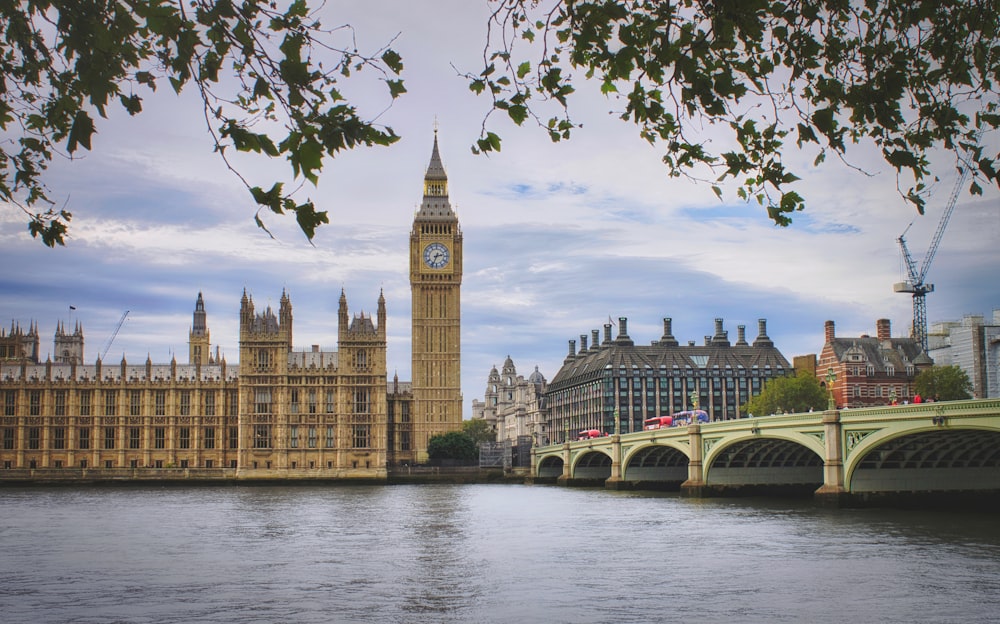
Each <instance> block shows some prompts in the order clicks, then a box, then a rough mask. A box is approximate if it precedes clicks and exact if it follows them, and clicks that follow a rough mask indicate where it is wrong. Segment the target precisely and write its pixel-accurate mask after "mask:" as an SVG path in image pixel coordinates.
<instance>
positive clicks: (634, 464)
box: [622, 444, 690, 489]
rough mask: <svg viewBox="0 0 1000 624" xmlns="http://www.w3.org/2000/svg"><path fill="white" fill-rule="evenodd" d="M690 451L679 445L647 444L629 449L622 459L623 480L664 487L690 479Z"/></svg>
mask: <svg viewBox="0 0 1000 624" xmlns="http://www.w3.org/2000/svg"><path fill="white" fill-rule="evenodd" d="M689 463H690V458H689V457H688V449H687V448H685V447H682V446H681V445H677V444H645V445H641V446H637V447H634V448H632V449H629V452H628V453H627V454H626V456H625V457H624V458H623V459H622V480H623V481H630V482H634V483H639V482H641V483H644V484H657V483H658V484H662V486H664V487H670V488H671V489H672V486H674V485H676V486H677V488H679V487H680V484H681V483H683V482H684V481H686V480H687V478H688V464H689Z"/></svg>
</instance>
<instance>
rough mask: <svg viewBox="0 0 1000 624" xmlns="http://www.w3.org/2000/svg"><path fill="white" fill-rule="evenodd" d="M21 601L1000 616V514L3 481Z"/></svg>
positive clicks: (378, 616)
mask: <svg viewBox="0 0 1000 624" xmlns="http://www.w3.org/2000/svg"><path fill="white" fill-rule="evenodd" d="M0 619H2V621H4V622H77V623H91V622H143V623H145V622H150V623H153V622H155V623H164V622H185V623H187V622H380V623H381V622H442V623H448V622H470V623H471V622H476V623H492V622H498V623H499V622H504V623H507V622H546V623H548V622H566V623H570V622H573V623H583V622H608V623H618V622H795V623H799V622H854V623H861V622H956V623H958V622H961V623H968V622H996V621H998V620H1000V517H998V516H997V515H995V514H994V515H991V514H973V513H948V512H916V511H890V510H826V509H819V508H816V507H814V506H813V505H812V504H811V503H809V502H789V501H760V500H745V499H736V500H733V499H725V500H717V499H710V500H690V499H682V498H678V497H677V496H675V495H671V494H652V493H629V492H609V491H604V490H581V489H566V488H559V487H550V486H518V485H458V486H453V485H441V486H381V487H379V486H376V487H367V486H366V487H328V486H326V487H315V486H294V487H233V486H228V487H157V488H146V487H142V488H140V487H122V488H114V487H103V488H102V487H91V488H82V489H71V488H24V489H12V488H7V489H0Z"/></svg>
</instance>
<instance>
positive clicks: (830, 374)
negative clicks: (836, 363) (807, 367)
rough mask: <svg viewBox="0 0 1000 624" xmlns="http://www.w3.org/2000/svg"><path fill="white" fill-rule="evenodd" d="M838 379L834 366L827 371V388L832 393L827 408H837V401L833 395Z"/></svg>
mask: <svg viewBox="0 0 1000 624" xmlns="http://www.w3.org/2000/svg"><path fill="white" fill-rule="evenodd" d="M835 381H837V373H835V372H834V370H833V367H832V366H831V367H830V369H829V370H828V371H827V372H826V389H827V391H828V392H829V393H830V400H829V401H828V402H827V409H832V410H833V409H837V401H836V399H834V397H833V383H834V382H835Z"/></svg>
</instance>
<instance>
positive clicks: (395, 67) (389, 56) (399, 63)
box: [382, 49, 403, 75]
mask: <svg viewBox="0 0 1000 624" xmlns="http://www.w3.org/2000/svg"><path fill="white" fill-rule="evenodd" d="M382 62H383V63H385V64H386V67H388V68H389V69H390V70H392V72H393V73H394V74H396V75H399V74H400V72H402V71H403V57H401V56H400V55H399V54H397V53H396V52H395V51H394V50H391V49H390V50H386V51H385V52H383V53H382Z"/></svg>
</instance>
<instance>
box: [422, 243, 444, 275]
mask: <svg viewBox="0 0 1000 624" xmlns="http://www.w3.org/2000/svg"><path fill="white" fill-rule="evenodd" d="M449 257H450V254H449V253H448V248H447V247H445V246H444V245H442V244H441V243H431V244H430V245H427V246H426V247H424V264H426V265H427V266H429V267H430V268H432V269H440V268H443V267H444V266H445V265H447V264H448V258H449Z"/></svg>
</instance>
